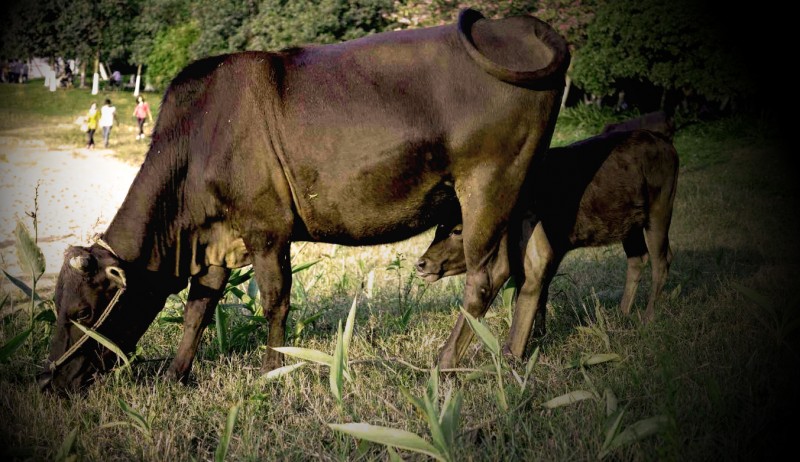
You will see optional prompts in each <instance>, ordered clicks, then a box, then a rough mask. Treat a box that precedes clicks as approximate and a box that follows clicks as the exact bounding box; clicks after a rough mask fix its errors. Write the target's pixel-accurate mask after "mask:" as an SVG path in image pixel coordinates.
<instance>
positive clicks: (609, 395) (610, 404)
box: [603, 388, 619, 416]
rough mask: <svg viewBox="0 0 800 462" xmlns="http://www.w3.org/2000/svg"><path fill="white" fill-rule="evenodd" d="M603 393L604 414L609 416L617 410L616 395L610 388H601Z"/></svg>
mask: <svg viewBox="0 0 800 462" xmlns="http://www.w3.org/2000/svg"><path fill="white" fill-rule="evenodd" d="M603 395H604V396H605V397H606V416H610V415H611V414H613V413H615V412H617V407H618V406H619V401H617V395H616V394H615V393H614V390H612V389H610V388H606V389H605V390H603Z"/></svg>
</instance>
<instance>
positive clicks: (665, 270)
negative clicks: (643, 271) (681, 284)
mask: <svg viewBox="0 0 800 462" xmlns="http://www.w3.org/2000/svg"><path fill="white" fill-rule="evenodd" d="M668 226H669V224H668V223H667V225H666V227H665V226H664V223H663V222H660V223H651V226H649V227H648V229H646V230H645V241H647V249H648V250H649V252H650V265H651V270H652V272H653V284H652V287H651V288H650V297H649V299H648V300H647V310H646V311H645V313H644V317H643V318H642V321H643V322H644V323H645V324H647V323H649V322H651V321H652V320H653V319H654V318H655V315H656V312H655V305H656V300H658V297H659V296H660V295H661V291H662V290H663V289H664V284H665V283H666V282H667V275H668V274H669V266H670V264H671V263H672V249H670V247H669V237H668V235H667V229H668Z"/></svg>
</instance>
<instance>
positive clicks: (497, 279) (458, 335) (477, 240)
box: [439, 194, 510, 369]
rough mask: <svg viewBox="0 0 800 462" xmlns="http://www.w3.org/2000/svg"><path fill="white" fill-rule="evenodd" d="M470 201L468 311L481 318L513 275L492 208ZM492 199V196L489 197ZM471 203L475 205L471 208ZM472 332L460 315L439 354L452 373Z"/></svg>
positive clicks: (442, 364) (466, 224)
mask: <svg viewBox="0 0 800 462" xmlns="http://www.w3.org/2000/svg"><path fill="white" fill-rule="evenodd" d="M476 196H480V195H477V194H476V195H473V196H472V198H473V200H467V201H466V204H465V205H462V210H466V211H468V212H467V213H465V216H464V219H463V222H464V228H463V232H462V235H463V236H464V257H465V259H466V263H467V275H466V283H465V287H464V303H463V304H464V309H465V310H466V311H467V312H468V313H469V314H470V315H472V316H473V317H475V318H481V317H483V315H484V314H486V311H487V310H488V308H489V304H490V303H491V302H492V300H494V297H495V296H496V295H497V293H498V292H499V291H500V287H502V285H503V283H504V282H505V281H506V280H507V279H508V276H509V274H510V268H509V261H508V233H507V232H505V230H503V229H502V227H501V226H502V224H501V223H500V220H499V219H498V215H496V214H495V212H496V209H495V208H494V206H492V205H491V204H488V203H485V204H480V203H474V202H479V200H477V199H474V198H475V197H476ZM488 197H491V196H488ZM470 202H473V203H472V204H470ZM472 335H473V332H472V329H471V328H470V327H469V326H467V325H466V319H464V316H463V315H462V314H460V315H459V316H458V320H457V321H456V324H455V326H454V327H453V331H452V332H451V333H450V337H449V338H448V339H447V342H446V343H445V345H444V347H442V350H441V351H440V353H439V367H440V368H441V369H450V368H453V367H455V366H456V365H457V363H458V360H459V359H461V357H462V356H463V355H464V353H465V352H466V350H467V347H468V346H469V344H470V341H471V340H472Z"/></svg>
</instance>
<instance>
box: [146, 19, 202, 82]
mask: <svg viewBox="0 0 800 462" xmlns="http://www.w3.org/2000/svg"><path fill="white" fill-rule="evenodd" d="M199 36H200V29H199V28H198V26H197V23H196V22H195V21H189V22H188V23H186V24H183V25H179V26H173V27H171V28H169V29H166V30H164V31H162V32H161V33H159V34H158V36H156V39H155V41H154V42H153V48H152V51H151V52H150V54H149V55H148V56H147V65H148V75H149V77H150V80H151V83H152V84H153V85H155V86H156V87H159V88H163V87H164V86H166V85H167V84H168V83H169V81H170V80H171V79H172V78H173V77H175V76H176V75H178V72H180V70H181V69H183V68H184V67H185V66H186V65H187V64H189V62H190V61H192V57H191V56H190V55H189V49H190V47H191V46H192V44H193V43H194V42H195V41H196V40H197V37H199Z"/></svg>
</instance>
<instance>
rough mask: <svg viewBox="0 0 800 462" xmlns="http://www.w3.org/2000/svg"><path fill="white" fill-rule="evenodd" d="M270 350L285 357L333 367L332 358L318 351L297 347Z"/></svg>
mask: <svg viewBox="0 0 800 462" xmlns="http://www.w3.org/2000/svg"><path fill="white" fill-rule="evenodd" d="M272 349H273V350H275V351H277V352H278V353H282V354H285V355H286V356H292V357H294V358H298V359H302V360H304V361H309V362H312V363H317V364H322V365H325V366H328V367H331V366H333V356H331V355H329V354H328V353H323V352H321V351H319V350H312V349H311V348H299V347H274V348H272Z"/></svg>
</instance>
